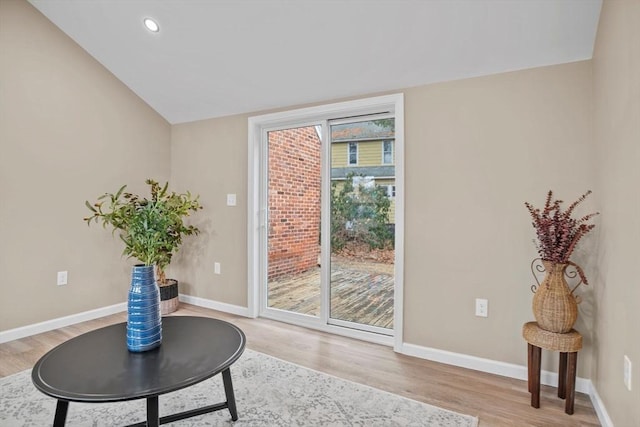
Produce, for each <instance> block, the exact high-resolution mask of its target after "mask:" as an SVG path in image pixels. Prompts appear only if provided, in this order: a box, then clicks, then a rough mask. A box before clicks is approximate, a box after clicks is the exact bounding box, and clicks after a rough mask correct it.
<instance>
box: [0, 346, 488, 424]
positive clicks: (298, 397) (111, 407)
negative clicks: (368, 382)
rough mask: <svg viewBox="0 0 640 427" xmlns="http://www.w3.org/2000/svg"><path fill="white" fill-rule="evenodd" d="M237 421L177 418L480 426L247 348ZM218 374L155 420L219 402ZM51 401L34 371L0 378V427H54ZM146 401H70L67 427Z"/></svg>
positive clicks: (138, 412) (141, 406)
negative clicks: (38, 384)
mask: <svg viewBox="0 0 640 427" xmlns="http://www.w3.org/2000/svg"><path fill="white" fill-rule="evenodd" d="M231 376H232V379H233V385H234V391H235V395H236V404H237V408H238V416H239V419H238V421H236V422H235V423H234V422H232V421H231V416H230V415H229V411H228V410H226V409H225V410H222V411H218V412H213V413H209V414H205V415H200V416H198V417H193V418H189V419H186V420H182V421H177V422H175V423H171V424H165V425H171V426H176V427H187V426H232V425H233V426H235V427H245V426H260V427H263V426H266V427H270V426H287V427H288V426H381V427H382V426H384V427H387V426H451V427H453V426H455V427H459V426H464V427H475V426H477V423H478V420H477V418H474V417H471V416H467V415H461V414H458V413H455V412H451V411H447V410H444V409H440V408H437V407H435V406H431V405H427V404H424V403H421V402H416V401H414V400H410V399H406V398H403V397H401V396H397V395H394V394H391V393H387V392H384V391H381V390H377V389H374V388H371V387H367V386H364V385H361V384H356V383H353V382H350V381H346V380H342V379H340V378H336V377H333V376H330V375H326V374H323V373H320V372H317V371H313V370H310V369H306V368H303V367H301V366H298V365H295V364H292V363H288V362H284V361H282V360H279V359H276V358H273V357H270V356H267V355H265V354H262V353H258V352H255V351H251V350H245V353H244V354H243V355H242V357H241V358H240V359H239V360H238V361H237V362H236V363H235V364H234V365H232V366H231ZM224 400H225V398H224V388H223V387H222V377H221V376H220V375H217V376H215V377H213V378H211V379H208V380H206V381H203V382H202V383H199V384H197V385H195V386H192V387H188V388H186V389H183V390H180V391H177V392H174V393H169V394H166V395H162V396H160V416H163V415H167V414H171V413H175V412H181V411H185V410H189V409H193V408H197V407H200V406H206V405H210V404H213V403H218V402H223V401H224ZM55 406H56V400H55V399H53V398H51V397H48V396H46V395H44V394H42V393H41V392H39V391H38V390H37V389H36V388H35V387H34V385H33V383H32V382H31V371H30V370H27V371H23V372H19V373H17V374H15V375H11V376H8V377H6V378H2V379H0V426H3V427H9V426H11V427H13V426H38V427H40V426H46V425H52V423H53V415H54V413H55ZM145 411H146V402H145V400H136V401H131V402H119V403H102V404H88V403H74V402H71V403H70V404H69V413H68V416H67V424H66V425H67V426H122V425H126V424H131V423H134V422H140V421H144V420H145V417H146V415H145V414H146V412H145Z"/></svg>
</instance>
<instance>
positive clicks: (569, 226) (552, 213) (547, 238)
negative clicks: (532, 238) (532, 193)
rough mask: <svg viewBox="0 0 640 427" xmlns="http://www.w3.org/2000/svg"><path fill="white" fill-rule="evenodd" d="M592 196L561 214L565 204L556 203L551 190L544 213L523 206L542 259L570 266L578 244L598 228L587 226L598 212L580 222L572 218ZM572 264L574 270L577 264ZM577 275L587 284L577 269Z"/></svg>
mask: <svg viewBox="0 0 640 427" xmlns="http://www.w3.org/2000/svg"><path fill="white" fill-rule="evenodd" d="M589 194H591V190H589V191H587V192H586V193H584V194H583V195H582V196H580V197H579V198H578V200H576V201H575V202H573V203H572V204H571V205H569V208H568V209H567V210H566V211H563V210H562V207H561V205H562V200H553V192H552V191H551V190H549V193H548V194H547V199H546V201H545V204H544V209H542V210H540V209H537V208H534V207H533V206H532V205H531V204H530V203H528V202H525V203H524V204H525V206H526V207H527V209H528V210H529V213H530V214H531V218H533V223H532V224H533V228H535V230H536V236H537V238H538V242H537V245H536V246H537V248H538V254H539V255H540V257H541V258H542V259H544V260H548V261H552V262H557V263H563V264H567V263H570V261H569V258H570V257H571V254H572V253H573V251H574V250H575V248H576V245H577V244H578V241H579V240H580V239H581V238H582V237H583V236H584V235H585V234H587V233H588V232H589V231H591V230H592V229H593V228H594V227H595V224H587V221H589V220H590V219H591V218H593V217H594V216H596V215H598V214H599V212H595V213H591V214H589V215H585V216H583V217H582V218H578V219H576V218H572V217H571V214H572V213H573V210H574V209H575V208H576V206H578V205H579V204H580V203H582V202H583V201H584V199H586V198H587V196H588V195H589ZM571 264H572V265H574V266H575V264H573V263H571ZM578 273H579V274H580V278H581V279H582V280H583V281H584V283H585V284H587V280H586V277H585V276H584V273H583V272H582V269H580V268H578Z"/></svg>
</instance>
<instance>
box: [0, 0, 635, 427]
mask: <svg viewBox="0 0 640 427" xmlns="http://www.w3.org/2000/svg"><path fill="white" fill-rule="evenodd" d="M639 32H640V2H638V1H635V0H617V1H611V0H608V1H605V4H604V8H603V13H602V17H601V22H600V28H599V32H598V39H597V45H596V53H595V57H594V60H593V62H591V61H587V62H578V63H573V64H566V65H559V66H552V67H544V68H538V69H531V70H525V71H518V72H513V73H505V74H500V75H493V76H487V77H480V78H474V79H468V80H462V81H456V82H449V83H442V84H434V85H428V86H422V87H417V88H409V89H407V90H405V91H404V94H405V117H406V121H405V132H406V141H405V143H406V146H405V149H406V160H405V161H406V167H405V169H406V170H405V172H406V209H405V211H406V218H405V224H406V239H405V240H406V243H405V244H406V248H405V331H404V337H405V341H406V342H408V343H412V344H416V345H420V346H426V347H434V348H439V349H443V350H449V351H453V352H459V353H465V354H469V355H475V356H479V357H486V358H490V359H495V360H501V361H504V362H511V363H517V364H520V365H523V364H525V347H524V342H523V341H522V338H521V337H520V328H521V325H522V323H524V322H525V321H528V320H530V319H532V314H531V308H530V307H531V298H532V295H531V293H530V291H529V286H530V285H531V284H532V283H533V279H532V278H531V276H530V273H529V263H530V260H531V259H532V258H534V257H535V256H536V252H535V248H534V246H533V243H532V242H531V240H532V238H533V229H532V227H531V225H530V221H529V218H528V216H527V212H526V210H525V208H524V206H523V202H524V201H530V202H532V203H534V204H537V205H540V204H542V203H543V200H544V194H545V192H546V191H547V190H548V189H553V190H554V191H555V192H556V193H557V195H558V196H560V197H562V198H564V199H565V200H567V201H569V200H572V199H574V198H575V197H577V196H578V195H579V194H581V193H582V192H584V191H585V190H587V189H590V188H592V189H594V190H595V194H594V195H593V197H592V198H590V199H588V202H587V203H585V206H584V207H583V211H584V212H587V211H592V210H595V209H597V210H600V211H601V212H602V215H601V216H600V217H598V219H597V222H598V228H596V232H594V233H592V234H591V235H590V236H588V237H587V238H586V239H585V240H584V241H583V242H582V245H581V248H580V250H579V251H578V253H577V254H576V257H575V260H576V261H577V262H579V263H581V264H583V266H584V267H585V269H586V271H587V274H588V275H589V277H590V279H591V282H592V284H591V286H589V287H588V288H585V287H582V288H581V291H580V292H581V294H582V296H583V297H584V299H585V301H584V302H583V303H582V304H581V306H580V318H579V321H578V324H577V328H578V329H579V330H580V331H581V332H583V333H584V335H585V349H584V350H583V351H582V352H581V354H580V361H579V372H578V374H579V375H580V376H581V377H587V378H592V379H593V380H594V382H595V385H596V387H597V389H598V392H599V394H600V396H601V397H602V398H603V400H604V402H605V404H606V407H607V409H608V411H609V414H610V415H611V416H612V418H613V420H614V422H615V424H616V425H635V424H639V423H640V409H639V408H638V406H637V404H636V405H633V403H635V402H638V401H640V383H639V382H638V378H640V376H639V375H638V374H637V372H638V368H637V366H640V365H639V364H638V363H640V347H639V346H640V340H639V339H638V334H637V328H632V327H631V325H634V326H635V325H639V324H640V318H639V317H640V315H639V314H638V310H637V305H638V302H639V301H640V290H639V286H638V281H637V266H636V265H637V260H638V255H639V251H638V249H637V248H638V246H637V242H638V241H639V240H640V222H639V221H638V217H639V216H640V215H639V214H640V197H639V196H638V194H637V184H638V182H640V180H639V178H640V176H639V174H640V172H639V170H640V168H639V167H638V164H640V162H639V160H640V151H639V150H640V148H639V147H640V143H639V141H640V80H639V77H638V76H640V65H639V62H640V59H639V54H640V42H639V40H640V34H639ZM0 52H2V55H0V150H1V151H0V200H1V203H0V233H1V234H0V235H1V236H2V240H1V241H2V245H1V246H0V271H2V272H3V280H2V282H1V283H2V284H1V285H0V287H1V290H2V298H0V330H7V329H11V328H15V327H19V326H25V325H29V324H33V323H36V322H40V321H44V320H49V319H53V318H57V317H61V316H65V315H70V314H75V313H78V312H81V311H84V310H90V309H94V308H99V307H104V306H107V305H110V304H115V303H119V302H123V301H124V300H125V296H124V294H125V292H126V288H127V283H128V274H129V265H130V264H132V263H133V261H125V260H123V259H122V258H121V257H120V251H121V249H122V248H121V246H120V244H119V242H117V241H115V240H114V239H112V237H111V235H110V234H109V233H108V232H106V231H103V230H101V229H100V228H99V227H96V228H95V229H87V227H86V225H85V224H84V222H83V221H82V219H81V218H82V217H83V216H85V215H86V212H87V211H86V209H85V208H84V206H83V202H84V200H85V199H93V198H94V197H96V196H97V195H99V194H101V193H102V192H104V191H114V190H115V189H117V188H118V187H119V185H121V184H123V183H130V184H131V189H133V190H134V191H141V190H143V189H144V184H143V180H144V179H145V178H147V177H155V178H157V179H159V180H163V179H166V178H169V177H170V178H171V182H172V187H174V188H175V189H176V190H178V191H184V190H190V191H191V192H193V193H197V194H200V196H201V201H202V203H203V205H204V206H205V210H204V211H202V212H200V213H198V214H197V215H196V216H195V217H194V218H193V221H192V222H194V223H195V224H197V225H198V226H199V227H200V228H201V229H202V230H203V233H202V234H201V235H200V236H199V237H198V238H195V239H191V238H189V240H187V242H186V244H185V246H184V247H183V251H182V252H181V253H180V254H179V255H178V256H177V257H176V259H175V262H174V263H173V265H172V266H171V268H170V271H169V273H170V274H171V275H172V276H174V277H178V278H179V279H180V281H181V285H182V288H181V291H182V292H184V293H186V294H189V295H192V296H196V297H202V298H206V299H211V300H215V301H220V302H223V303H228V304H233V305H238V306H246V304H247V289H246V287H247V286H246V283H247V273H246V270H247V265H246V238H247V234H246V233H247V220H246V209H247V200H246V196H247V194H246V191H247V155H248V154H247V118H248V117H249V115H238V116H233V117H226V118H220V119H211V120H204V121H199V122H194V123H186V124H181V125H175V126H173V127H170V126H169V125H168V124H167V123H166V122H165V121H164V120H163V119H162V118H161V117H159V116H158V115H157V114H156V113H155V112H153V111H152V110H151V109H150V108H149V107H148V106H147V105H146V104H144V103H143V102H142V101H141V100H140V99H138V98H137V97H136V96H135V95H134V94H132V93H131V92H130V91H129V90H128V89H127V88H126V87H125V86H124V85H122V83H120V82H119V81H118V80H116V79H115V78H114V77H113V76H112V75H111V74H110V73H109V72H107V71H106V70H105V69H104V68H103V67H101V66H100V65H99V64H98V63H97V62H96V61H94V60H93V59H92V58H91V57H90V56H89V55H88V54H87V53H86V52H84V51H83V50H82V49H80V48H79V47H78V46H77V45H76V44H75V43H74V42H72V41H71V40H70V39H69V38H68V37H66V36H65V35H64V34H63V33H61V32H60V31H59V30H58V29H57V28H55V27H54V26H53V25H52V24H51V23H50V22H49V21H48V20H46V19H45V18H44V17H43V16H41V15H40V14H39V12H37V11H36V10H35V9H33V8H32V7H31V6H30V5H29V4H28V3H26V2H24V1H14V0H0ZM592 65H593V76H592V74H591V73H592ZM592 119H593V120H592ZM594 135H595V136H594ZM594 143H595V149H594V146H593V144H594ZM169 171H171V176H169ZM594 171H596V172H594ZM227 193H236V194H237V195H238V205H237V206H236V207H227V206H226V203H225V200H226V194H227ZM596 254H597V255H596ZM215 261H217V262H220V263H221V265H222V274H221V275H214V274H213V263H214V262H215ZM58 270H68V271H69V285H67V286H64V287H57V286H56V285H55V277H56V271H58ZM477 297H481V298H488V299H489V317H488V318H486V319H482V318H477V317H475V316H474V315H473V305H474V299H475V298H477ZM592 354H593V355H594V357H592ZM623 354H627V355H628V356H630V357H631V359H632V361H633V362H634V363H635V364H636V370H635V372H636V375H635V377H634V384H633V388H634V391H633V392H628V391H626V389H624V386H623V385H622V356H623ZM550 359H551V358H550V357H547V358H545V364H546V366H545V368H546V369H553V367H554V364H553V363H552V362H550V361H549V360H550Z"/></svg>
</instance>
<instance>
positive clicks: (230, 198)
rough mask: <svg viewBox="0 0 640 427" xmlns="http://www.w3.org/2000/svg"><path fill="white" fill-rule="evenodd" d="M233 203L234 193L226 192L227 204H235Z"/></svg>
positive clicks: (234, 201)
mask: <svg viewBox="0 0 640 427" xmlns="http://www.w3.org/2000/svg"><path fill="white" fill-rule="evenodd" d="M235 205H236V195H235V194H227V206H235Z"/></svg>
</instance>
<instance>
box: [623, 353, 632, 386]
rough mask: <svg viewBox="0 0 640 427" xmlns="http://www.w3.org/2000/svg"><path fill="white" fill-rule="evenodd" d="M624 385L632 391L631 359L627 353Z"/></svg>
mask: <svg viewBox="0 0 640 427" xmlns="http://www.w3.org/2000/svg"><path fill="white" fill-rule="evenodd" d="M624 385H625V386H626V387H627V389H628V390H629V391H631V359H629V356H627V355H625V356H624Z"/></svg>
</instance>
